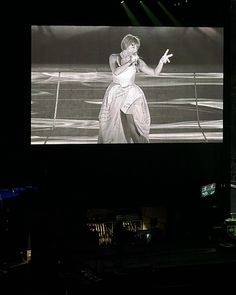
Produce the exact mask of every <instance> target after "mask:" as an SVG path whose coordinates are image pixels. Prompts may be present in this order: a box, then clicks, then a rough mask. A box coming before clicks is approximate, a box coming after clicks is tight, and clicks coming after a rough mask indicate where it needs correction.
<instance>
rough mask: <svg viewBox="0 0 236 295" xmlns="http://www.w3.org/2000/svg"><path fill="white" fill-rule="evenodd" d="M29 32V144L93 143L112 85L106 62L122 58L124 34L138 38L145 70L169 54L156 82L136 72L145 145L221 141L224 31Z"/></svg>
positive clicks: (122, 29) (66, 28)
mask: <svg viewBox="0 0 236 295" xmlns="http://www.w3.org/2000/svg"><path fill="white" fill-rule="evenodd" d="M31 32H32V50H31V53H32V54H31V144H32V145H45V144H50V145H51V144H60V145H64V144H65V145H68V144H98V143H99V140H98V135H99V130H100V125H99V113H100V110H101V106H102V102H103V98H104V96H105V93H106V91H107V89H108V88H109V87H110V85H111V83H114V82H113V79H114V75H113V74H112V71H111V68H110V66H109V56H110V55H111V54H117V55H119V54H120V52H121V51H122V49H121V40H122V38H123V37H124V36H126V35H127V34H132V35H134V36H137V37H138V38H139V40H140V47H139V49H138V56H139V58H140V59H142V60H143V61H144V62H145V63H146V65H148V67H150V68H153V69H155V68H156V66H157V65H158V63H159V61H160V59H161V58H162V56H163V55H164V53H165V52H166V50H167V49H168V50H169V51H168V54H169V53H170V54H173V56H171V57H170V62H166V63H164V64H163V68H162V71H161V73H160V74H159V75H158V76H154V75H147V74H146V73H144V72H142V71H139V70H136V73H135V81H134V83H135V85H137V86H138V87H139V89H141V91H142V92H143V94H144V97H145V99H146V102H147V107H148V110H149V114H150V129H149V134H148V137H149V141H148V142H149V143H150V144H152V143H201V142H223V86H224V85H223V61H224V54H223V40H224V30H223V28H219V27H137V26H135V27H132V26H130V27H109V26H32V27H31ZM117 99H119V97H117ZM109 143H112V141H111V142H109ZM114 143H123V141H121V142H117V141H115V142H114ZM130 143H136V142H135V141H133V140H132V139H131V141H130Z"/></svg>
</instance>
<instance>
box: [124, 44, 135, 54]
mask: <svg viewBox="0 0 236 295" xmlns="http://www.w3.org/2000/svg"><path fill="white" fill-rule="evenodd" d="M126 50H127V51H128V52H129V53H130V54H134V53H137V51H138V45H137V44H136V43H134V42H133V43H131V44H130V45H129V46H128V47H127V49H126Z"/></svg>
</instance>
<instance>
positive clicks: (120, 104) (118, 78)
mask: <svg viewBox="0 0 236 295" xmlns="http://www.w3.org/2000/svg"><path fill="white" fill-rule="evenodd" d="M135 75H136V66H135V65H132V66H130V67H128V68H127V69H126V70H124V71H123V72H122V73H120V74H119V75H114V74H113V82H112V83H111V84H110V85H109V86H108V88H107V90H106V93H105V95H104V98H103V102H102V106H101V110H100V113H99V135H98V143H132V142H133V141H132V139H131V138H128V139H127V136H126V137H125V132H124V128H126V127H125V126H123V125H122V121H121V111H122V112H123V113H125V114H132V115H133V118H134V122H135V126H136V128H137V130H138V133H139V134H141V135H142V136H144V137H145V138H146V139H147V142H148V137H149V131H150V121H151V120H150V113H149V109H148V105H147V101H146V98H145V95H144V93H143V91H142V89H141V88H140V87H139V86H137V85H136V84H135Z"/></svg>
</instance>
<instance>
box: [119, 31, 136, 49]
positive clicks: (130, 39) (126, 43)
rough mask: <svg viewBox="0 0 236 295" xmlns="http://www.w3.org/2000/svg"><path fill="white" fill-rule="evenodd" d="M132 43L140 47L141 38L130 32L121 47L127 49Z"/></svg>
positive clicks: (122, 41)
mask: <svg viewBox="0 0 236 295" xmlns="http://www.w3.org/2000/svg"><path fill="white" fill-rule="evenodd" d="M132 43H135V44H136V45H137V46H138V48H139V47H140V40H139V38H138V37H136V36H134V35H132V34H128V35H126V36H125V37H124V38H123V39H122V40H121V49H122V50H125V49H126V48H128V47H129V46H130V45H131V44H132Z"/></svg>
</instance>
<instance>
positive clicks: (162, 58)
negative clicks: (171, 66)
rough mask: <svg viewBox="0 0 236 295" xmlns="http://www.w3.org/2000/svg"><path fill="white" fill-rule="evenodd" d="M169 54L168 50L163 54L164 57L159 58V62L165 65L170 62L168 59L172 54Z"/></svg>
mask: <svg viewBox="0 0 236 295" xmlns="http://www.w3.org/2000/svg"><path fill="white" fill-rule="evenodd" d="M168 52H169V49H167V50H166V52H165V53H164V55H163V56H162V57H161V59H160V61H161V62H162V63H163V64H165V63H167V62H170V60H169V58H170V57H172V56H173V54H172V53H171V54H167V53H168Z"/></svg>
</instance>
